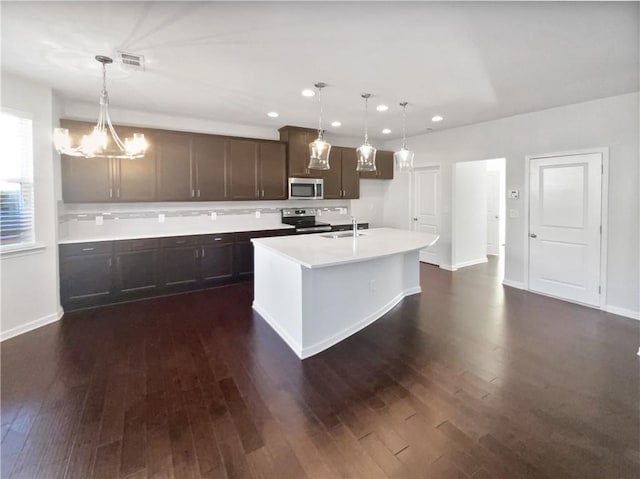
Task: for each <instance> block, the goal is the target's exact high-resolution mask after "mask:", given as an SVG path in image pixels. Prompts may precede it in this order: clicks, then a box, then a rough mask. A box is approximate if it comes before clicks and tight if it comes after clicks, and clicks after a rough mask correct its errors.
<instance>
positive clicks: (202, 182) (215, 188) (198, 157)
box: [192, 135, 230, 201]
mask: <svg viewBox="0 0 640 479" xmlns="http://www.w3.org/2000/svg"><path fill="white" fill-rule="evenodd" d="M192 169H193V171H194V174H195V190H196V191H195V194H196V198H197V199H198V200H202V201H221V200H228V199H229V198H230V193H229V174H230V172H229V158H228V153H227V141H226V140H225V139H224V138H221V137H219V136H213V135H193V167H192Z"/></svg>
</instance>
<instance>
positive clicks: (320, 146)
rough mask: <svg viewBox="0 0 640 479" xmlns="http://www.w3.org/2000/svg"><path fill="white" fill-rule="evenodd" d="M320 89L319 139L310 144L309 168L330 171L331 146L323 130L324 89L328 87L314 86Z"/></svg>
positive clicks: (319, 83)
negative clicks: (325, 138)
mask: <svg viewBox="0 0 640 479" xmlns="http://www.w3.org/2000/svg"><path fill="white" fill-rule="evenodd" d="M313 86H315V87H316V88H317V89H318V104H319V105H320V115H319V118H320V119H319V121H318V138H316V139H315V140H314V141H312V142H311V143H309V168H310V169H311V168H313V169H316V170H328V169H329V153H330V152H331V145H330V144H329V143H328V142H326V141H325V140H324V138H323V135H324V130H323V129H322V89H323V88H324V87H326V86H327V84H326V83H322V82H318V83H316V84H314V85H313Z"/></svg>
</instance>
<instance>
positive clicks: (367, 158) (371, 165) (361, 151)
mask: <svg viewBox="0 0 640 479" xmlns="http://www.w3.org/2000/svg"><path fill="white" fill-rule="evenodd" d="M361 96H362V98H364V143H363V144H362V146H359V147H358V148H357V149H356V155H357V157H358V166H356V171H376V149H375V148H374V147H373V146H371V145H370V144H369V130H368V128H367V115H368V113H369V98H370V97H371V94H370V93H363V94H362V95H361Z"/></svg>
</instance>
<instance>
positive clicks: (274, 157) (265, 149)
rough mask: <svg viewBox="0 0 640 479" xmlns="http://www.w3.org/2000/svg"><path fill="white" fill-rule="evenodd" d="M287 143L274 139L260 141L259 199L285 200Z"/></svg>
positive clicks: (286, 194) (286, 193)
mask: <svg viewBox="0 0 640 479" xmlns="http://www.w3.org/2000/svg"><path fill="white" fill-rule="evenodd" d="M288 197H289V195H288V191H287V145H286V144H285V143H281V142H276V141H263V142H261V143H260V199H262V200H286V199H287V198H288Z"/></svg>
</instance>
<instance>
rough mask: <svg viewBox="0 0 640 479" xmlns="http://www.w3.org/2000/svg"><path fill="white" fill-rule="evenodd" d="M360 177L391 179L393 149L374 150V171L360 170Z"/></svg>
mask: <svg viewBox="0 0 640 479" xmlns="http://www.w3.org/2000/svg"><path fill="white" fill-rule="evenodd" d="M360 178H366V179H372V180H393V151H383V150H378V151H377V152H376V171H361V172H360Z"/></svg>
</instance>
